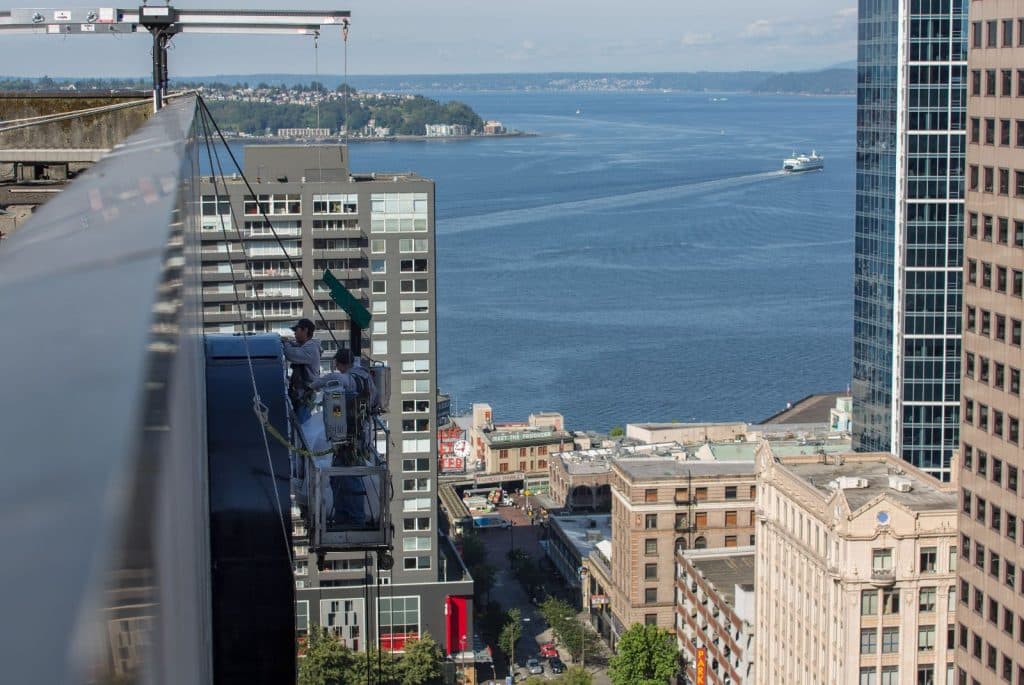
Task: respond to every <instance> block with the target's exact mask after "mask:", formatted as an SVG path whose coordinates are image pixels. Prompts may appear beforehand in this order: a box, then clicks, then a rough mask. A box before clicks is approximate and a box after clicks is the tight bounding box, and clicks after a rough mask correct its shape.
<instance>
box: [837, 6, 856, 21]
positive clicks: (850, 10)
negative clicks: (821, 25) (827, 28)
mask: <svg viewBox="0 0 1024 685" xmlns="http://www.w3.org/2000/svg"><path fill="white" fill-rule="evenodd" d="M836 16H837V17H839V18H841V19H856V18H857V7H856V6H853V7H843V8H842V9H840V10H839V11H838V12H836Z"/></svg>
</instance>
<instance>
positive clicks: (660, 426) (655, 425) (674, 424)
mask: <svg viewBox="0 0 1024 685" xmlns="http://www.w3.org/2000/svg"><path fill="white" fill-rule="evenodd" d="M742 423H743V421H700V422H695V423H679V422H678V421H660V422H659V421H651V422H647V423H631V424H629V425H631V426H636V427H638V428H643V429H644V430H665V429H666V428H705V427H711V426H735V425H738V424H742Z"/></svg>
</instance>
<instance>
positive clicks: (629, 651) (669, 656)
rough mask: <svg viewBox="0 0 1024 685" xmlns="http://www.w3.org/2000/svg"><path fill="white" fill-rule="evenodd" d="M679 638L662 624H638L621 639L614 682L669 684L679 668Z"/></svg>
mask: <svg viewBox="0 0 1024 685" xmlns="http://www.w3.org/2000/svg"><path fill="white" fill-rule="evenodd" d="M677 652H678V650H677V649H676V639H675V638H674V637H672V634H671V633H669V632H668V631H667V630H665V629H663V628H659V627H658V626H648V625H640V624H637V625H634V626H632V627H631V628H630V629H629V630H627V631H626V632H625V633H623V634H622V637H621V638H620V639H619V642H618V653H617V654H616V655H615V656H613V657H612V658H611V661H610V662H609V665H608V675H609V677H611V680H612V683H613V685H665V684H666V683H668V682H669V679H670V678H672V676H674V675H675V674H676V669H677V668H678V661H677Z"/></svg>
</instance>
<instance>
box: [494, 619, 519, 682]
mask: <svg viewBox="0 0 1024 685" xmlns="http://www.w3.org/2000/svg"><path fill="white" fill-rule="evenodd" d="M522 636H523V615H522V612H520V611H519V609H509V610H508V621H507V622H506V623H505V625H504V627H503V628H502V629H501V633H499V634H498V646H499V647H501V651H503V652H505V654H508V664H509V671H511V670H512V669H514V668H515V662H516V643H517V642H519V638H521V637H522Z"/></svg>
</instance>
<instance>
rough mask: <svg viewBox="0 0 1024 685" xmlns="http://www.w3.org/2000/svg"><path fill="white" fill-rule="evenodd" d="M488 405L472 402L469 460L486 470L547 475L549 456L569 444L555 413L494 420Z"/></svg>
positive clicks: (569, 439)
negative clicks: (517, 420) (515, 420)
mask: <svg viewBox="0 0 1024 685" xmlns="http://www.w3.org/2000/svg"><path fill="white" fill-rule="evenodd" d="M493 417H494V414H493V412H492V411H491V406H490V405H489V404H474V405H473V423H472V425H471V426H470V429H469V443H470V449H471V450H472V452H471V455H472V456H471V459H472V460H474V461H476V462H479V463H480V464H482V466H483V470H484V471H485V472H486V473H523V474H541V475H543V476H545V477H546V476H547V474H548V460H549V455H551V454H554V453H555V452H560V451H563V450H565V449H566V448H567V447H571V446H572V444H573V443H572V434H571V433H569V432H568V431H566V430H565V420H564V419H563V418H562V415H561V414H559V413H557V412H538V413H535V414H530V417H529V420H528V421H527V422H525V423H522V422H520V423H497V424H496V423H495V422H494V418H493Z"/></svg>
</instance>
